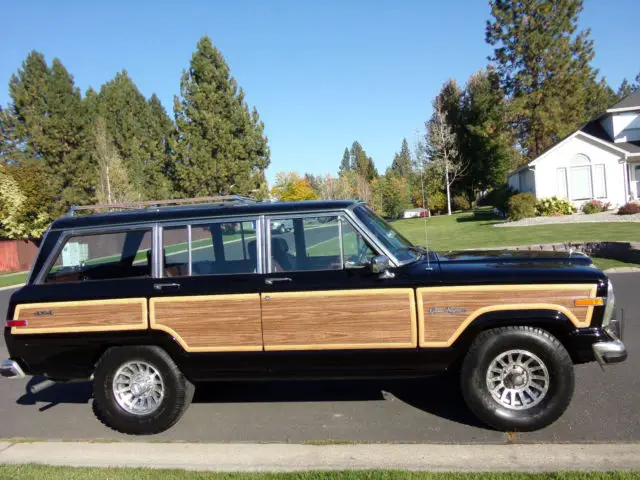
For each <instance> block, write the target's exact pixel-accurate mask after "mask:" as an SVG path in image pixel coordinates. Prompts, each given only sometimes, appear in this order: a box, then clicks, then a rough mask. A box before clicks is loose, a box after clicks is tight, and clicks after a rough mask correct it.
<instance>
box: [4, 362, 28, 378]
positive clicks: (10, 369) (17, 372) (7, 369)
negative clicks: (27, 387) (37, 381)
mask: <svg viewBox="0 0 640 480" xmlns="http://www.w3.org/2000/svg"><path fill="white" fill-rule="evenodd" d="M0 376H3V377H5V378H24V377H26V375H25V373H24V371H23V370H22V368H20V365H18V363H17V362H15V361H14V360H4V361H3V362H2V363H0Z"/></svg>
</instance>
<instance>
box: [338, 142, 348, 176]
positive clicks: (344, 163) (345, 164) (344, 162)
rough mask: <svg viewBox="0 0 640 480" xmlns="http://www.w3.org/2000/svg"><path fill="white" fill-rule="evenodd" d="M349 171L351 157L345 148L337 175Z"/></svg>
mask: <svg viewBox="0 0 640 480" xmlns="http://www.w3.org/2000/svg"><path fill="white" fill-rule="evenodd" d="M349 170H351V155H350V154H349V149H348V148H347V147H344V153H343V154H342V162H340V169H339V170H338V175H343V174H344V173H345V172H348V171H349Z"/></svg>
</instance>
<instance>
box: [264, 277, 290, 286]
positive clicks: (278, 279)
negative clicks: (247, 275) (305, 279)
mask: <svg viewBox="0 0 640 480" xmlns="http://www.w3.org/2000/svg"><path fill="white" fill-rule="evenodd" d="M291 281H292V280H291V278H289V277H272V278H265V279H264V283H266V284H267V285H273V284H274V283H279V282H291Z"/></svg>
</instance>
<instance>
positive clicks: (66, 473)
mask: <svg viewBox="0 0 640 480" xmlns="http://www.w3.org/2000/svg"><path fill="white" fill-rule="evenodd" d="M5 478H6V479H14V480H19V479H29V480H45V479H46V480H63V479H64V480H85V479H86V480H147V479H159V478H162V479H163V480H204V479H211V480H276V479H277V480H281V479H282V480H356V479H357V480H361V479H366V480H369V479H371V480H374V479H375V480H543V479H553V480H640V472H558V473H546V474H545V473H542V474H533V473H431V472H407V471H393V470H389V471H383V470H373V471H349V472H293V473H214V472H187V471H183V470H152V469H133V468H132V469H128V468H104V469H101V468H70V467H47V466H40V465H15V466H14V465H4V466H0V479H5Z"/></svg>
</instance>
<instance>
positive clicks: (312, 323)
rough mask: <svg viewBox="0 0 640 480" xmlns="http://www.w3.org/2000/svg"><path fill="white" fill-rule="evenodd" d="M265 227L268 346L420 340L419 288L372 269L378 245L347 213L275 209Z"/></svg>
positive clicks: (374, 345) (372, 345) (411, 344)
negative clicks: (280, 212)
mask: <svg viewBox="0 0 640 480" xmlns="http://www.w3.org/2000/svg"><path fill="white" fill-rule="evenodd" d="M283 223H284V224H286V223H290V224H291V225H292V228H291V229H290V230H287V229H285V230H284V231H283V229H281V228H279V225H282V224H283ZM273 226H278V228H272V227H273ZM265 227H266V228H265V230H266V232H265V233H266V239H267V241H266V262H265V263H266V269H267V272H268V273H267V275H266V276H265V280H264V281H265V285H264V288H263V295H262V335H263V341H264V349H265V351H306V350H357V349H412V348H415V347H416V345H417V333H416V330H417V324H416V310H415V294H414V289H413V288H412V287H411V286H410V285H407V284H404V283H403V281H402V280H400V279H398V278H396V277H394V276H393V275H385V274H382V275H381V274H374V273H372V271H371V270H370V268H369V267H368V266H367V265H368V264H369V263H370V260H371V258H373V257H374V256H376V255H377V254H378V252H377V251H375V249H374V248H372V246H371V245H370V244H369V243H368V242H367V241H366V240H365V238H364V237H363V235H362V233H361V232H360V231H359V230H358V228H357V227H356V226H355V224H353V223H352V222H351V221H350V219H349V218H348V217H347V216H346V215H344V214H343V213H329V214H307V215H279V216H271V217H268V218H266V219H265Z"/></svg>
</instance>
